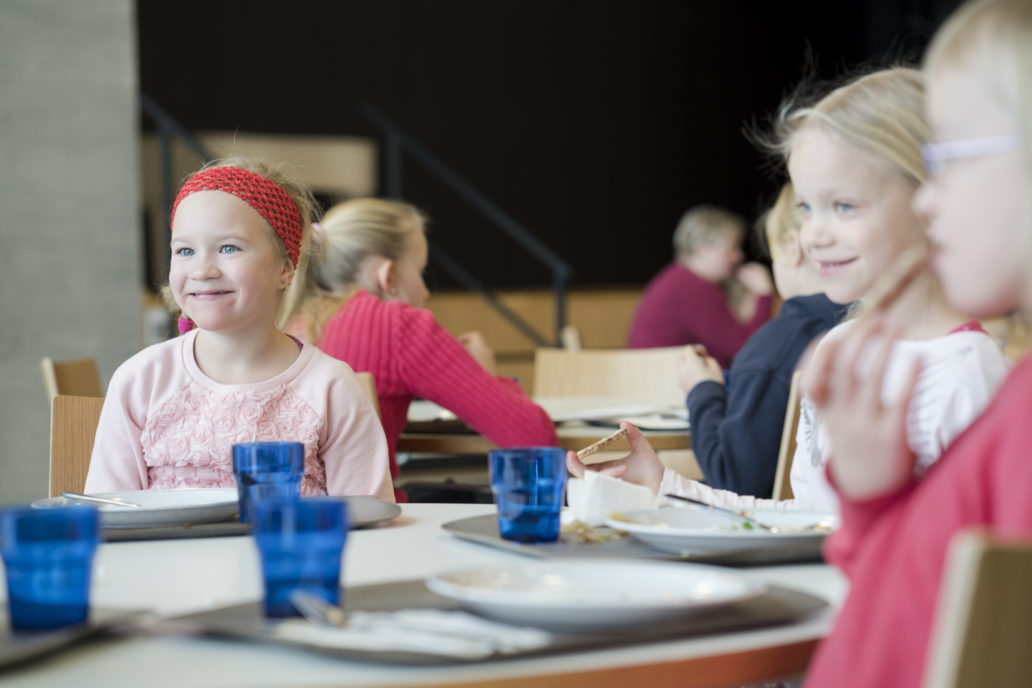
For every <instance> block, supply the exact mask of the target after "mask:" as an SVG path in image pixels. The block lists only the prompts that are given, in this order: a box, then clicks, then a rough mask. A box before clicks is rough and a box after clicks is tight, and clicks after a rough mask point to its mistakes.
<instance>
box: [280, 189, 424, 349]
mask: <svg viewBox="0 0 1032 688" xmlns="http://www.w3.org/2000/svg"><path fill="white" fill-rule="evenodd" d="M426 222H427V218H426V216H425V215H424V214H423V213H422V212H421V211H420V210H419V209H418V208H416V207H415V206H414V205H411V204H409V203H404V202H401V201H388V200H384V199H379V198H356V199H353V200H350V201H345V202H343V203H338V204H337V205H335V206H333V207H332V208H330V209H329V210H327V211H326V214H325V215H324V216H323V219H322V222H321V229H320V230H319V233H318V235H317V237H316V241H315V242H314V244H313V247H312V255H311V259H310V261H309V264H308V269H307V271H306V273H305V280H304V282H305V286H304V296H303V298H302V300H301V303H300V304H299V307H298V309H297V311H298V315H300V316H301V319H302V320H303V321H304V325H305V338H306V339H308V341H310V342H318V341H319V336H320V335H321V333H322V328H323V325H324V324H325V323H326V321H327V320H328V319H329V318H330V317H332V316H333V314H334V313H336V312H337V310H338V309H339V308H340V306H341V305H342V304H343V303H344V302H345V301H347V300H348V298H350V297H351V294H353V293H354V292H355V291H356V290H357V289H358V288H359V287H360V286H361V285H360V283H359V282H360V279H361V277H362V266H363V265H364V264H365V262H366V260H367V259H368V258H370V257H373V256H379V257H382V258H387V259H388V260H392V261H395V262H397V261H398V260H400V259H401V257H402V255H403V253H404V251H405V246H406V242H407V240H408V238H409V236H410V235H411V234H412V233H413V232H422V231H424V230H425V225H426Z"/></svg>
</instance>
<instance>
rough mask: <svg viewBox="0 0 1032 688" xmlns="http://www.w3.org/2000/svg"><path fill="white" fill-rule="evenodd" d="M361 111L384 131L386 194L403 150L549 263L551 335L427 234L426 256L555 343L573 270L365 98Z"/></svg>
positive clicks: (393, 188) (543, 341)
mask: <svg viewBox="0 0 1032 688" xmlns="http://www.w3.org/2000/svg"><path fill="white" fill-rule="evenodd" d="M361 111H362V114H363V115H365V117H366V118H367V119H368V120H369V121H370V122H372V123H373V124H374V125H375V126H376V127H377V128H378V129H380V130H381V131H382V132H383V134H384V137H385V146H384V171H385V178H386V187H387V188H386V193H387V195H388V196H392V197H394V198H401V197H402V196H403V193H402V190H403V187H402V172H403V166H402V161H403V156H404V154H408V155H409V156H410V157H412V158H413V159H414V160H416V161H417V162H419V163H420V164H422V165H423V167H424V168H425V169H426V170H427V171H429V172H430V173H431V174H432V175H434V176H435V177H436V178H437V179H438V180H440V181H441V182H442V183H443V184H445V185H446V186H447V187H449V188H450V189H451V190H452V191H454V192H455V193H456V194H457V195H458V196H459V197H460V198H462V199H463V200H464V201H466V202H467V203H469V204H470V205H471V206H473V207H474V208H476V209H477V210H478V211H480V213H481V214H482V215H483V216H484V217H486V218H487V219H488V220H489V221H490V222H491V223H492V224H493V225H494V226H495V227H497V228H498V229H499V230H501V231H502V232H504V233H505V234H506V235H507V236H509V237H510V238H511V239H512V240H513V241H515V242H516V243H517V244H519V245H520V246H522V247H523V248H524V249H525V250H526V251H527V252H529V253H530V254H531V255H532V256H533V257H534V258H535V259H537V260H538V261H539V262H541V263H543V264H544V265H545V266H547V267H548V269H549V271H550V273H551V278H552V290H553V292H554V294H555V336H554V337H546V336H544V335H542V334H541V333H540V332H538V330H537V329H536V328H535V327H534V326H533V325H531V324H530V323H529V322H527V321H526V320H525V319H524V318H523V317H521V316H520V315H519V314H518V313H516V312H515V311H513V310H512V309H510V308H509V307H507V306H506V305H505V304H504V303H502V302H501V301H500V300H499V299H498V297H497V296H496V295H495V293H494V291H493V290H492V289H491V288H490V287H488V286H487V285H486V284H485V283H484V282H483V281H482V280H480V279H478V278H477V277H476V276H474V275H473V274H471V273H470V272H469V271H468V270H466V269H465V268H464V267H463V266H462V265H461V264H460V263H459V262H458V261H457V260H455V259H454V258H453V257H452V256H450V255H449V254H448V252H447V251H445V250H444V249H442V248H441V247H440V246H439V245H437V244H435V243H432V239H430V238H429V237H428V239H429V240H430V241H431V246H432V247H433V249H432V250H431V251H430V260H431V261H432V262H434V263H435V264H436V265H438V266H440V267H441V269H442V270H444V271H445V272H447V273H448V274H449V275H451V276H452V277H453V278H454V279H455V280H456V281H458V282H459V283H460V284H462V285H463V286H465V287H466V288H467V289H470V290H471V291H475V292H477V293H478V294H480V296H481V297H482V298H483V299H484V300H486V301H487V303H488V304H490V305H491V307H492V308H494V309H495V310H496V311H497V312H498V313H499V314H500V315H502V317H504V318H505V319H506V320H508V321H509V323H511V324H512V325H513V326H514V327H515V328H516V329H518V330H519V331H520V332H522V333H523V335H524V336H526V337H527V338H528V339H530V340H531V341H532V342H534V344H536V345H537V346H550V345H551V346H559V345H560V342H559V337H560V333H561V332H562V331H563V328H564V327H565V325H566V292H567V286H568V283H569V280H570V277H571V275H572V274H573V269H572V267H571V266H570V264H569V263H567V262H566V261H565V260H563V259H562V258H561V257H560V256H559V255H558V254H557V253H556V252H555V251H553V250H552V249H551V248H549V247H548V246H546V245H545V244H544V242H542V241H541V240H540V239H538V238H537V237H535V236H534V235H533V234H531V233H530V232H529V231H528V230H527V229H526V228H525V227H524V226H523V225H521V224H520V223H519V222H517V221H516V220H514V219H513V218H512V217H511V216H510V215H509V214H508V213H506V212H505V211H504V210H502V209H501V208H499V207H498V206H497V205H496V204H495V203H494V202H492V201H491V200H490V199H489V198H487V197H486V196H485V195H484V194H483V193H481V192H480V191H478V190H477V189H476V188H475V187H474V186H473V185H472V184H470V183H469V182H468V181H466V179H464V178H463V177H462V176H461V175H459V174H458V173H457V172H455V171H454V170H452V169H451V168H450V167H448V165H446V164H445V163H444V162H443V161H441V159H440V158H438V157H437V156H436V155H434V154H433V153H431V152H430V151H429V150H427V149H426V148H425V147H424V146H423V145H422V144H420V143H419V142H418V141H416V140H415V139H413V138H412V136H410V135H409V134H408V133H407V132H406V131H405V130H404V129H402V128H401V127H400V126H398V125H397V124H396V123H395V122H393V121H392V120H391V119H390V118H388V117H387V116H386V115H384V114H383V113H382V112H380V111H379V110H378V109H376V108H375V107H373V106H372V105H370V104H368V103H364V104H363V105H362V106H361Z"/></svg>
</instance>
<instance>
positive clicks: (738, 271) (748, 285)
mask: <svg viewBox="0 0 1032 688" xmlns="http://www.w3.org/2000/svg"><path fill="white" fill-rule="evenodd" d="M744 237H745V220H743V219H742V218H741V217H739V216H738V215H735V214H734V213H731V212H729V211H727V210H722V209H720V208H716V207H714V206H711V205H700V206H696V207H694V208H692V209H691V210H689V211H688V212H686V213H685V214H684V216H683V217H682V218H681V221H680V223H679V224H678V225H677V230H676V231H675V232H674V261H673V262H672V263H670V264H669V265H667V266H666V267H665V268H663V269H662V270H661V271H660V272H659V274H657V275H656V276H655V277H653V278H652V280H651V281H650V282H649V283H648V284H647V285H646V287H645V291H644V293H643V294H642V297H641V301H640V302H639V304H638V308H637V310H636V311H635V314H634V320H633V322H632V324H631V332H630V336H629V337H628V340H627V346H628V347H629V348H632V349H644V348H650V347H662V346H681V345H683V344H702V345H703V346H705V347H706V350H707V351H708V352H709V353H710V355H711V356H713V357H714V358H716V359H717V361H718V362H719V363H720V365H721V366H722V367H724V368H727V367H728V366H729V365H730V364H731V359H732V358H733V357H734V355H735V354H736V353H738V350H739V349H741V348H742V345H743V344H745V342H746V340H747V339H749V337H750V336H751V335H752V334H753V333H754V332H756V330H758V329H759V328H760V326H761V325H763V323H765V322H767V320H768V319H769V318H770V313H771V303H772V299H773V297H772V295H771V292H772V291H773V284H772V283H771V280H770V275H769V274H768V273H767V269H766V268H765V267H763V266H762V265H760V264H758V263H746V264H744V265H742V258H743V256H742V249H741V245H742V240H743V238H744ZM732 279H735V280H737V281H738V282H739V283H740V284H742V285H744V286H745V289H744V290H739V291H742V292H744V293H743V295H742V296H741V299H740V301H738V302H736V303H734V304H732V303H730V302H729V300H728V294H727V293H726V291H725V290H726V289H727V285H728V284H729V282H730V281H731V280H732Z"/></svg>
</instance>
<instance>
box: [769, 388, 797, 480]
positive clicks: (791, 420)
mask: <svg viewBox="0 0 1032 688" xmlns="http://www.w3.org/2000/svg"><path fill="white" fill-rule="evenodd" d="M801 374H802V373H801V371H798V370H797V371H795V372H794V373H793V374H792V384H791V386H790V387H789V388H788V407H787V408H786V409H785V424H784V425H783V426H782V428H781V447H780V448H779V449H778V469H777V472H775V473H774V491H773V493H772V495H771V496H772V497H774V499H792V497H793V494H792V482H791V480H790V479H789V478H790V476H791V474H792V459H793V457H795V452H796V432H797V431H798V430H799V405H800V403H801V401H802V396H801V392H800V391H799V378H800V376H801Z"/></svg>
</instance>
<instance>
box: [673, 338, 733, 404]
mask: <svg viewBox="0 0 1032 688" xmlns="http://www.w3.org/2000/svg"><path fill="white" fill-rule="evenodd" d="M677 378H678V380H680V382H681V389H683V390H684V391H685V392H691V391H692V389H694V388H695V385H697V384H699V383H700V382H704V381H706V380H712V381H713V382H719V383H720V384H722V385H723V384H724V371H723V369H722V368H721V367H720V363H718V362H717V359H715V358H713V357H712V356H708V355H707V354H706V348H705V347H703V346H701V345H699V344H695V345H692V346H686V347H684V349H682V350H681V361H680V363H678V365H677Z"/></svg>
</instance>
